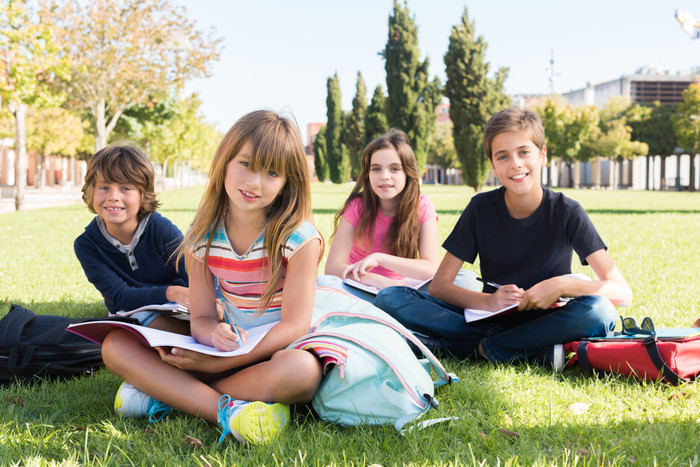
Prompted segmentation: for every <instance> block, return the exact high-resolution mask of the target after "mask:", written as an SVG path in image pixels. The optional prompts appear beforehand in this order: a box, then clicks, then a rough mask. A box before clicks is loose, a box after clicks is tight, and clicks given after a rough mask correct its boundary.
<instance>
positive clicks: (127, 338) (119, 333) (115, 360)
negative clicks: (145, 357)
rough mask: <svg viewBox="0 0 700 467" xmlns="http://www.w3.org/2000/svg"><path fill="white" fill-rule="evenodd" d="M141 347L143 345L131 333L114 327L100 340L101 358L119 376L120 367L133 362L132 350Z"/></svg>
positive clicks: (140, 348)
mask: <svg viewBox="0 0 700 467" xmlns="http://www.w3.org/2000/svg"><path fill="white" fill-rule="evenodd" d="M137 347H138V348H139V349H138V350H142V349H143V345H142V344H141V342H140V341H139V340H138V338H136V337H135V336H134V335H133V334H131V333H130V332H127V331H123V330H121V329H115V330H114V331H112V332H110V333H109V334H107V337H105V339H104V341H103V342H102V360H103V361H104V363H105V366H107V368H109V369H110V370H111V371H112V372H113V373H115V374H117V375H120V376H121V368H122V367H123V366H128V365H129V362H132V363H133V359H132V352H133V351H134V350H136V348H137Z"/></svg>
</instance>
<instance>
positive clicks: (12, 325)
mask: <svg viewBox="0 0 700 467" xmlns="http://www.w3.org/2000/svg"><path fill="white" fill-rule="evenodd" d="M34 318H36V315H35V314H34V312H33V311H31V310H27V309H26V308H24V307H21V306H19V305H12V306H11V307H10V311H8V312H7V315H5V317H4V318H3V319H2V321H0V342H2V345H3V346H6V347H10V346H16V345H19V338H20V336H21V335H22V329H24V327H25V326H26V325H27V324H29V322H30V321H31V320H33V319H34Z"/></svg>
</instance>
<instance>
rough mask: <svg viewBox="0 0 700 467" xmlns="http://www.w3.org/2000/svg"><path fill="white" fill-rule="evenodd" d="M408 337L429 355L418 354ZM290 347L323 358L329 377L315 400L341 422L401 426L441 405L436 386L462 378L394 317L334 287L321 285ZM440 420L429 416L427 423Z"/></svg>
mask: <svg viewBox="0 0 700 467" xmlns="http://www.w3.org/2000/svg"><path fill="white" fill-rule="evenodd" d="M406 340H409V341H411V342H412V343H413V344H414V345H415V346H416V347H417V348H419V349H420V350H421V352H422V353H423V356H424V357H425V358H424V359H422V360H419V359H418V358H417V357H416V356H415V355H414V353H413V351H412V350H411V348H410V347H409V345H408V344H407V342H406ZM289 348H295V349H303V350H309V351H312V352H314V353H315V354H316V355H317V356H318V357H319V358H320V359H321V361H322V362H323V368H324V377H323V379H322V381H321V384H320V386H319V388H318V391H317V393H316V396H315V397H314V399H313V401H312V405H313V407H314V410H315V411H316V412H317V413H318V415H319V416H320V417H321V419H322V420H327V421H330V422H334V423H339V424H342V425H360V424H370V425H384V424H392V425H393V426H394V428H396V430H398V431H401V430H402V428H403V427H404V426H405V425H406V424H407V423H408V422H411V421H413V420H417V419H418V418H420V417H422V416H423V414H424V413H426V412H427V411H428V410H429V409H431V408H437V406H438V402H437V400H436V399H435V397H434V389H435V387H437V386H441V385H444V384H448V383H452V382H456V381H457V377H456V376H455V375H454V374H451V373H447V371H446V370H445V368H444V367H443V366H442V364H441V363H440V362H439V361H438V359H437V358H435V356H434V355H433V354H432V353H431V352H430V350H428V349H427V348H426V347H425V346H424V345H423V344H422V343H421V342H420V341H419V340H418V339H416V338H415V336H413V334H412V333H411V332H410V331H409V330H407V329H406V328H405V327H404V326H403V325H401V324H400V323H399V322H398V321H396V320H395V319H394V318H392V317H391V316H389V315H388V314H386V313H385V312H384V311H382V310H380V309H379V308H376V307H374V306H373V305H372V304H371V303H369V302H366V301H363V300H360V299H358V298H356V297H354V296H352V295H350V294H347V293H345V292H341V291H339V290H336V289H332V288H325V287H319V288H317V289H316V300H315V304H314V317H313V320H312V325H311V328H310V330H309V334H307V335H306V336H303V337H302V338H300V339H298V340H297V341H295V342H293V343H292V344H290V346H289ZM430 368H432V369H433V370H434V371H435V373H436V375H437V380H436V381H433V380H432V377H431V373H430ZM442 420H445V419H439V420H435V421H442ZM435 421H432V420H428V421H427V422H424V426H427V425H430V424H432V423H431V422H435Z"/></svg>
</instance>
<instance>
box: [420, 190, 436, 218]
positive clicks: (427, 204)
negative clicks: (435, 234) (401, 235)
mask: <svg viewBox="0 0 700 467" xmlns="http://www.w3.org/2000/svg"><path fill="white" fill-rule="evenodd" d="M418 208H419V209H420V225H423V224H425V222H426V221H427V220H428V219H435V221H437V220H438V215H437V211H436V210H435V206H434V205H433V202H432V201H431V200H430V198H428V196H427V195H420V198H419V200H418Z"/></svg>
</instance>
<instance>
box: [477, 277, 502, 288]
mask: <svg viewBox="0 0 700 467" xmlns="http://www.w3.org/2000/svg"><path fill="white" fill-rule="evenodd" d="M476 280H478V281H479V282H483V283H484V284H486V285H488V286H490V287H493V288H494V289H498V288H499V287H501V284H496V283H495V282H489V281H486V280H484V279H482V278H481V277H477V278H476Z"/></svg>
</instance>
